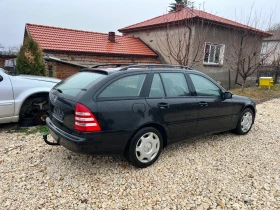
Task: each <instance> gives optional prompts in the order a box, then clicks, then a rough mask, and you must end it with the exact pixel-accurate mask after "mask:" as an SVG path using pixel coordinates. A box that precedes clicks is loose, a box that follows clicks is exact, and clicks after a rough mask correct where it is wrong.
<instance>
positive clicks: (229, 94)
mask: <svg viewBox="0 0 280 210" xmlns="http://www.w3.org/2000/svg"><path fill="white" fill-rule="evenodd" d="M223 98H224V99H231V98H232V93H231V92H227V91H226V92H224V93H223Z"/></svg>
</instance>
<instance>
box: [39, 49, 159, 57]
mask: <svg viewBox="0 0 280 210" xmlns="http://www.w3.org/2000/svg"><path fill="white" fill-rule="evenodd" d="M43 52H46V53H47V52H61V53H63V52H68V53H70V52H71V53H85V54H91V55H113V56H139V57H155V58H157V57H158V55H157V54H156V53H155V52H154V51H153V52H154V53H155V54H154V55H147V54H125V53H104V52H88V51H74V50H58V49H44V48H43Z"/></svg>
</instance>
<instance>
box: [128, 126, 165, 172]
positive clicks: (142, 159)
mask: <svg viewBox="0 0 280 210" xmlns="http://www.w3.org/2000/svg"><path fill="white" fill-rule="evenodd" d="M162 143H163V141H162V135H161V133H160V132H159V131H158V130H157V129H155V128H153V127H146V128H142V129H141V130H139V131H138V132H137V133H136V134H135V135H134V137H133V138H132V140H131V141H130V142H129V145H128V148H127V151H126V154H125V157H126V159H127V160H128V161H129V162H130V163H131V164H132V165H133V166H135V167H137V168H146V167H148V166H150V165H152V164H153V163H154V162H155V161H156V160H157V159H158V157H159V155H160V153H161V150H162V146H163V145H162Z"/></svg>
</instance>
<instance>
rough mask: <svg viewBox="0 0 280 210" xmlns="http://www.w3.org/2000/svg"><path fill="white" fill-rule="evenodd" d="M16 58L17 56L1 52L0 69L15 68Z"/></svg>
mask: <svg viewBox="0 0 280 210" xmlns="http://www.w3.org/2000/svg"><path fill="white" fill-rule="evenodd" d="M16 57H17V56H16V55H15V54H9V53H3V52H0V68H7V67H8V68H13V65H14V60H15V58H16Z"/></svg>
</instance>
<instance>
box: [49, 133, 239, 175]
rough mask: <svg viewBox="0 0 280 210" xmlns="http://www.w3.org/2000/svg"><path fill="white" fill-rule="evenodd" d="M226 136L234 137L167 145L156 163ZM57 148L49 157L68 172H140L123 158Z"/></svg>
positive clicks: (197, 138)
mask: <svg viewBox="0 0 280 210" xmlns="http://www.w3.org/2000/svg"><path fill="white" fill-rule="evenodd" d="M228 135H230V136H232V138H234V137H235V136H236V135H235V134H233V133H232V132H223V133H218V134H214V135H208V136H201V137H195V138H191V139H186V140H184V141H182V142H178V143H175V144H172V145H169V146H167V148H165V149H164V151H163V152H162V154H161V156H160V157H159V160H158V161H161V158H169V156H173V155H176V152H178V150H179V148H180V149H183V150H188V148H189V147H190V148H192V147H203V144H212V143H213V144H214V143H215V142H217V141H221V140H223V139H220V137H221V138H222V137H223V136H228ZM58 148H59V150H56V152H58V154H55V156H56V157H54V156H53V155H52V154H49V155H50V156H52V158H55V159H57V160H58V161H59V162H60V161H62V162H64V164H63V165H68V166H67V167H68V169H69V170H74V171H75V170H82V171H83V172H88V171H91V172H92V171H95V173H98V171H99V172H100V171H103V170H108V169H109V170H112V169H118V168H119V169H121V170H129V171H135V170H141V169H137V168H135V167H133V166H131V165H130V164H129V163H128V162H127V161H126V159H125V158H124V157H123V156H94V155H86V154H78V153H74V152H71V151H69V150H67V149H65V148H63V147H62V146H58ZM178 154H179V153H178ZM186 157H187V155H186ZM59 159H60V160H59ZM60 167H61V166H60ZM151 167H157V162H156V163H155V164H154V165H152V166H150V167H148V168H151Z"/></svg>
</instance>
